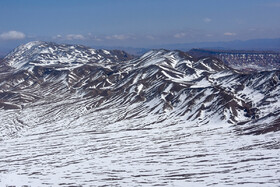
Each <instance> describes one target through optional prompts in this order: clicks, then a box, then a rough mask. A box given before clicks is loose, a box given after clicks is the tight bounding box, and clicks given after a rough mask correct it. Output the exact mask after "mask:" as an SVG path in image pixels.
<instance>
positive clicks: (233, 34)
mask: <svg viewBox="0 0 280 187" xmlns="http://www.w3.org/2000/svg"><path fill="white" fill-rule="evenodd" d="M224 35H225V36H235V35H236V33H234V32H225V33H224Z"/></svg>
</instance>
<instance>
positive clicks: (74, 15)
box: [0, 0, 280, 47]
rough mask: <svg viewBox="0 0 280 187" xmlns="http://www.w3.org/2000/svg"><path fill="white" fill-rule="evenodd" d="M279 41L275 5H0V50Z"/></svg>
mask: <svg viewBox="0 0 280 187" xmlns="http://www.w3.org/2000/svg"><path fill="white" fill-rule="evenodd" d="M279 37H280V1H279V0H1V1H0V47H4V46H13V45H18V44H21V43H25V42H28V41H33V40H44V41H54V42H60V43H80V44H86V45H91V46H132V47H147V46H151V45H160V44H171V43H190V42H207V41H231V40H248V39H258V38H279Z"/></svg>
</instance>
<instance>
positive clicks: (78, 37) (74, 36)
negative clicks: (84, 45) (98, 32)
mask: <svg viewBox="0 0 280 187" xmlns="http://www.w3.org/2000/svg"><path fill="white" fill-rule="evenodd" d="M66 39H67V40H84V39H86V37H84V36H83V35H81V34H68V35H66Z"/></svg>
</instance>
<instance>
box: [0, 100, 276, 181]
mask: <svg viewBox="0 0 280 187" xmlns="http://www.w3.org/2000/svg"><path fill="white" fill-rule="evenodd" d="M68 102H69V101H68ZM87 102H88V101H86V100H81V101H80V102H78V103H75V107H77V106H78V107H79V108H80V109H79V110H77V108H74V105H72V106H71V105H69V107H68V108H67V110H65V109H64V110H62V109H63V107H64V106H65V105H66V104H67V103H65V101H61V102H58V103H56V104H49V105H44V106H36V107H32V108H26V109H24V110H18V111H13V112H8V111H0V116H1V119H0V120H1V121H2V122H4V123H5V124H6V125H8V126H9V127H7V129H12V126H13V125H14V128H16V125H15V124H17V123H16V122H15V121H12V120H11V119H13V120H15V119H21V122H22V123H24V124H25V123H26V125H27V126H28V127H24V128H22V129H21V130H19V129H17V131H15V132H17V133H14V134H12V133H11V134H9V133H8V132H5V134H2V140H1V141H0V153H1V154H0V180H1V182H0V186H6V185H17V186H22V185H28V186H79V185H81V186H102V185H108V186H189V185H191V184H192V185H195V186H206V185H221V186H223V185H238V186H240V185H244V186H261V185H263V184H265V186H278V185H279V183H280V180H279V175H280V152H279V144H280V142H279V137H280V133H279V131H278V132H274V133H267V134H264V135H257V136H254V135H238V134H237V133H236V132H234V131H233V129H234V127H233V126H231V125H230V124H224V123H223V122H221V121H220V120H219V119H215V117H213V119H212V121H210V123H208V124H205V125H201V124H200V123H199V121H197V122H188V121H184V120H180V119H174V118H172V114H171V113H170V114H169V113H166V114H162V115H147V116H146V117H141V118H138V119H136V118H132V119H129V120H122V121H119V120H118V118H119V116H120V115H121V113H123V112H124V111H125V110H129V109H130V107H133V106H126V107H124V108H110V109H106V110H101V111H98V109H96V110H94V111H87V110H83V106H84V105H86V103H87ZM68 104H69V103H68ZM50 105H52V106H50ZM169 115H170V116H169ZM46 116H47V117H46ZM9 120H11V121H9ZM2 132H3V131H2Z"/></svg>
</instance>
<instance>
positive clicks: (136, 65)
mask: <svg viewBox="0 0 280 187" xmlns="http://www.w3.org/2000/svg"><path fill="white" fill-rule="evenodd" d="M0 73H1V76H0V108H1V109H0V120H1V121H2V124H1V126H0V129H1V131H0V133H1V140H0V143H1V144H0V151H1V152H2V153H3V154H2V155H3V156H1V158H0V166H1V167H0V168H3V170H0V176H1V174H2V178H3V180H2V182H3V183H0V184H4V183H5V185H6V184H9V185H13V183H12V182H9V180H10V178H9V176H12V174H16V175H17V176H18V175H19V176H18V177H19V178H21V179H22V180H23V181H25V182H26V183H28V182H32V183H34V184H35V183H36V182H38V183H40V184H41V182H42V181H43V182H46V183H49V184H52V185H58V183H56V182H54V181H55V180H52V177H54V176H53V172H52V169H53V168H57V170H55V171H57V172H58V171H61V172H62V173H61V177H62V178H63V179H61V185H62V186H63V185H64V186H67V185H77V183H73V181H75V180H76V181H79V184H80V185H89V184H91V182H92V181H91V182H90V180H89V179H90V178H92V179H94V181H95V182H96V181H97V182H98V184H100V185H104V184H107V185H108V184H109V185H125V184H127V183H128V184H135V185H139V184H145V183H144V181H146V182H147V184H151V183H152V184H153V185H175V184H190V183H193V182H199V176H200V177H201V176H202V178H203V180H202V181H200V182H202V183H203V184H215V183H217V182H218V183H223V184H234V185H237V184H239V183H240V184H241V183H247V182H248V183H252V184H253V185H255V184H261V182H264V183H267V184H276V183H277V182H279V181H277V177H276V176H275V175H271V176H270V177H267V176H266V175H265V172H261V171H262V170H260V173H259V176H261V177H260V178H259V179H260V180H259V181H257V182H256V181H255V177H257V175H256V176H255V175H254V172H256V168H257V167H258V166H259V165H258V164H260V163H262V164H266V162H265V163H264V162H263V160H264V159H268V160H270V161H273V162H275V163H276V165H275V167H274V166H273V167H271V169H270V172H276V173H277V172H279V170H277V168H278V167H277V164H278V165H279V163H280V160H279V151H275V150H278V149H279V146H278V145H279V139H277V136H278V135H279V132H280V131H279V129H280V124H279V121H280V118H279V116H280V115H279V114H280V103H279V99H280V90H279V84H280V81H279V79H280V71H279V70H273V71H262V72H254V73H243V72H240V71H238V70H235V69H232V68H231V67H229V66H227V65H225V64H224V63H223V62H222V61H220V60H219V59H217V58H215V57H203V58H193V57H192V56H190V55H189V54H188V53H184V52H181V51H167V50H153V51H150V52H148V53H146V54H144V55H143V56H141V57H139V58H133V57H132V56H130V55H128V54H126V53H124V52H122V51H106V50H94V49H90V48H86V47H83V46H70V45H57V44H54V43H46V42H31V43H28V44H26V45H23V46H20V47H18V48H17V49H15V50H14V51H13V52H12V53H10V54H9V55H8V56H7V57H6V58H5V59H4V61H3V64H2V66H1V71H0ZM267 134H269V136H267ZM256 135H257V136H256ZM278 137H279V136H278ZM204 140H205V141H204ZM244 140H246V141H247V143H244ZM41 143H42V147H40V146H38V145H40V144H41ZM6 145H8V146H10V147H11V149H10V148H7V147H6ZM33 145H34V146H33ZM35 145H36V146H35ZM232 145H233V147H231V146H232ZM254 145H255V147H254ZM30 146H31V148H30V149H29V148H28V147H30ZM170 146H171V147H170ZM24 149H28V150H29V151H30V153H26V152H25V151H23V152H19V151H18V150H21V151H22V150H24ZM70 149H71V150H73V149H75V150H76V151H74V152H76V153H75V154H74V153H73V152H71V151H70V152H69V150H70ZM226 150H229V152H228V153H225V152H226ZM241 150H246V151H244V152H241ZM260 150H265V151H266V154H267V155H266V156H265V155H262V154H260V155H258V156H256V153H257V154H259V151H260ZM189 151H191V152H193V153H194V154H190V152H189ZM219 153H224V154H225V155H227V156H228V157H227V156H226V157H220V156H219ZM241 153H242V154H241ZM26 154H27V155H26ZM13 155H16V156H13ZM55 155H57V156H55ZM93 155H95V157H96V158H95V157H94V156H93ZM237 155H243V156H244V157H246V158H248V159H249V160H248V161H246V160H245V161H243V158H241V157H238V156H237ZM232 156H237V157H236V158H235V159H233V158H232ZM93 157H94V158H93ZM97 157H98V158H97ZM200 157H202V158H201V159H200ZM250 157H252V158H253V160H250ZM36 158H39V159H36ZM41 158H42V159H43V158H44V160H45V161H43V160H42V159H41ZM62 158H65V160H60V159H62ZM246 158H244V159H246ZM108 159H109V160H108ZM193 159H194V160H193ZM67 160H68V161H67ZM256 160H260V162H257V164H256V163H255V165H254V163H253V162H254V161H256ZM25 161H26V162H25ZM189 161H191V162H192V163H193V165H190V164H189V165H188V166H186V165H185V164H186V162H189ZM43 162H46V164H47V167H46V168H45V169H43V170H42V166H43V165H44V164H43ZM200 162H202V163H203V162H205V164H206V165H208V164H210V165H212V164H221V168H219V167H210V168H208V169H207V168H205V166H206V165H204V164H202V165H199V163H200ZM239 162H242V163H241V164H239ZM243 162H245V163H244V164H245V165H246V164H249V166H248V167H247V166H246V167H245V169H244V170H243V169H241V168H242V167H243V166H242V165H243ZM8 163H9V164H8ZM28 163H30V165H28ZM106 163H107V164H108V163H110V164H112V168H108V165H107V164H106ZM168 163H169V164H168ZM184 163H185V164H184ZM234 163H235V164H234ZM42 164H43V165H42ZM156 164H157V165H158V166H156ZM267 164H268V165H269V162H267ZM8 165H9V166H8ZM26 165H27V166H26ZM226 165H229V166H230V167H229V168H228V169H226V168H227V167H226ZM68 166H69V167H70V168H72V167H76V166H77V167H78V168H80V169H81V170H82V172H81V173H80V174H79V175H75V171H76V169H73V168H72V170H71V169H70V168H69V167H68ZM89 166H90V167H89ZM124 166H125V167H127V166H134V167H135V168H134V169H133V168H128V169H124ZM171 166H174V167H171ZM223 166H225V167H223ZM153 167H155V168H157V170H155V171H154V170H153V169H152V168H153ZM169 167H171V169H168V168H169ZM90 168H91V169H90ZM92 168H94V169H97V170H100V172H101V173H102V174H97V173H91V172H90V170H92ZM121 168H123V169H121ZM160 168H162V169H160ZM188 168H189V169H193V170H194V171H193V172H191V173H188V172H187V171H186V169H188ZM203 168H205V169H203ZM234 168H236V169H234ZM60 169H61V170H60ZM247 170H251V171H252V172H253V171H254V172H253V173H252V172H248V173H246V172H245V171H247ZM141 171H142V173H141ZM263 171H265V170H263ZM88 172H89V173H90V174H89V173H88ZM224 172H227V173H228V175H226V176H223V175H222V173H224ZM32 173H34V174H33V175H35V178H34V179H32V178H30V176H31V175H32ZM252 174H253V175H252ZM213 175H216V176H217V178H216V179H214V180H212V177H211V176H213ZM240 175H244V176H246V177H247V178H246V177H245V178H243V177H241V178H238V177H239V176H240ZM250 175H251V176H250ZM66 176H70V177H69V178H67V177H66ZM75 176H77V178H75ZM203 176H204V177H203ZM249 176H250V177H249ZM224 177H232V178H233V180H226V179H224ZM48 178H51V179H48ZM0 179H1V178H0ZM86 179H88V180H86ZM109 179H110V180H109ZM111 179H112V180H111ZM133 179H135V180H133ZM178 180H179V181H180V182H179V181H178ZM141 182H143V183H141ZM41 185H42V184H41Z"/></svg>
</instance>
